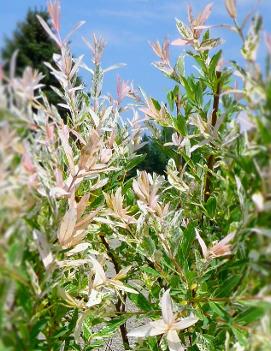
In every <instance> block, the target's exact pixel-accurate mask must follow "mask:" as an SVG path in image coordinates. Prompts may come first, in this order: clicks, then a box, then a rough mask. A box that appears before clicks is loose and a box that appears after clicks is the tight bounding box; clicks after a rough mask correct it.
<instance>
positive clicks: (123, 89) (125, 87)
mask: <svg viewBox="0 0 271 351" xmlns="http://www.w3.org/2000/svg"><path fill="white" fill-rule="evenodd" d="M130 91H131V86H130V83H129V82H128V81H125V80H123V79H121V77H120V76H117V96H118V103H119V104H120V103H121V102H122V100H123V99H124V98H125V97H127V96H128V95H129V93H130Z"/></svg>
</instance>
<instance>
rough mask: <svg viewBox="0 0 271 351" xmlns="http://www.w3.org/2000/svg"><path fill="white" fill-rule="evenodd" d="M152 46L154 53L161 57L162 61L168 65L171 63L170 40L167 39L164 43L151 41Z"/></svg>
mask: <svg viewBox="0 0 271 351" xmlns="http://www.w3.org/2000/svg"><path fill="white" fill-rule="evenodd" d="M150 46H151V48H152V50H153V51H154V53H155V54H156V55H157V56H158V57H159V58H160V59H161V61H162V62H163V63H165V64H167V65H170V57H169V40H168V39H165V40H164V41H163V44H162V46H161V44H160V43H159V41H156V42H154V43H150Z"/></svg>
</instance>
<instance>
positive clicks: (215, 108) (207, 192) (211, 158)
mask: <svg viewBox="0 0 271 351" xmlns="http://www.w3.org/2000/svg"><path fill="white" fill-rule="evenodd" d="M216 77H217V87H216V92H215V94H214V103H213V113H212V120H211V125H212V127H213V128H214V127H215V125H216V122H217V112H218V107H219V96H220V78H221V72H219V71H217V72H216ZM214 163H215V158H214V155H213V154H211V155H210V156H209V157H208V160H207V168H208V171H207V174H206V180H205V188H204V201H205V202H206V201H207V200H208V199H209V197H210V194H211V177H212V171H213V168H214Z"/></svg>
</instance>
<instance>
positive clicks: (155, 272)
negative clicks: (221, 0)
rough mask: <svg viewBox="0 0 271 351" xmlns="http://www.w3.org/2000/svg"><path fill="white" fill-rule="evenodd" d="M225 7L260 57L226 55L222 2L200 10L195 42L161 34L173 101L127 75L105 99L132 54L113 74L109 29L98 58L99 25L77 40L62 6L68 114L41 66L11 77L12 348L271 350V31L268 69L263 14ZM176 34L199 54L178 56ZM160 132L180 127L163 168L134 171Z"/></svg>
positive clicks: (6, 138)
mask: <svg viewBox="0 0 271 351" xmlns="http://www.w3.org/2000/svg"><path fill="white" fill-rule="evenodd" d="M225 5H226V10H227V12H228V14H229V16H230V18H229V20H232V21H233V24H223V27H224V28H225V30H231V31H232V32H233V34H232V35H233V38H234V40H238V37H237V36H239V38H240V43H241V53H242V55H243V58H244V67H242V66H240V65H239V64H238V63H236V62H235V61H231V62H229V63H224V62H223V59H222V51H221V50H219V48H220V47H219V46H220V44H221V43H222V40H221V39H220V38H213V37H211V36H210V30H211V29H212V28H211V27H212V26H209V25H208V24H207V23H208V22H207V21H208V18H209V16H210V15H211V12H212V6H213V5H212V4H209V5H207V6H206V7H205V8H204V9H203V11H202V12H201V13H200V14H199V15H198V16H197V17H194V15H193V11H192V8H191V7H190V6H189V7H188V24H186V23H185V22H183V21H181V20H179V19H178V20H177V22H176V25H177V30H178V32H179V34H180V37H179V38H177V39H175V40H174V41H173V42H172V43H170V42H169V41H168V40H166V41H165V42H164V43H162V44H160V43H159V42H156V43H153V44H151V46H152V48H153V50H154V52H155V54H156V55H157V56H158V57H159V61H157V62H155V63H154V66H155V67H156V68H158V69H159V70H161V71H162V72H163V73H164V74H165V75H166V76H167V77H168V78H169V79H171V80H172V82H173V83H174V88H173V89H172V90H171V91H169V93H168V95H167V102H166V103H163V102H162V103H159V102H158V101H157V100H155V99H154V98H152V97H149V96H147V95H146V94H145V93H144V92H143V90H140V91H137V90H135V89H134V88H133V85H132V84H131V83H129V82H126V81H123V80H122V79H121V78H120V77H118V78H117V89H116V96H115V97H114V96H107V95H103V91H102V86H103V77H104V75H105V74H107V73H108V72H109V71H111V70H113V69H115V68H119V67H120V66H122V64H120V65H114V66H112V67H109V68H103V66H102V54H103V50H104V48H105V42H104V41H103V39H102V38H100V37H98V36H96V35H93V37H92V40H91V41H90V40H89V39H88V38H84V41H85V43H86V45H87V46H88V47H89V49H90V57H91V61H92V64H91V66H90V64H89V63H87V62H85V61H86V60H85V58H83V57H79V58H73V57H72V55H71V51H70V48H69V41H70V38H71V35H72V34H73V32H74V31H75V30H78V29H79V27H80V26H81V25H82V24H83V22H80V23H79V24H78V25H77V26H75V28H74V29H73V30H72V31H71V32H70V33H69V34H68V35H67V36H66V37H65V38H63V37H62V36H61V34H60V27H61V25H60V4H59V2H58V1H50V2H49V4H48V12H49V14H50V16H51V22H52V28H53V29H50V28H49V26H48V25H47V24H46V23H45V22H44V21H43V20H42V19H41V18H39V20H40V23H41V26H42V27H43V29H44V30H45V31H46V32H47V33H48V35H49V36H50V37H51V39H52V40H53V41H54V42H55V43H56V44H57V45H58V47H59V52H58V53H56V54H55V55H54V57H53V58H52V62H50V63H48V62H47V63H45V64H46V65H47V66H48V67H49V69H50V71H51V74H53V75H54V76H55V77H56V78H57V80H58V81H59V83H60V85H61V90H59V89H56V88H55V87H52V89H53V90H54V91H55V92H56V93H57V94H58V95H59V97H60V98H61V99H62V103H61V104H60V107H61V109H59V108H58V106H52V105H50V104H49V103H48V100H47V98H46V96H45V95H44V94H43V93H42V78H43V77H42V75H41V74H39V73H38V72H36V71H35V70H33V69H32V68H30V67H27V68H26V69H25V72H24V74H23V76H22V77H19V78H18V77H15V76H14V68H15V65H16V52H15V53H14V55H13V59H12V62H10V74H9V76H5V75H4V74H3V73H2V71H1V72H0V115H1V120H0V125H1V130H0V140H1V141H0V143H1V144H0V145H1V149H0V152H1V154H0V155H1V164H0V196H1V212H0V213H1V219H0V227H1V232H2V235H1V248H0V260H1V262H0V263H1V269H0V271H1V289H0V298H1V307H0V316H1V318H0V333H1V334H0V335H1V341H0V350H33V351H34V350H35V351H37V350H56V351H58V350H62V351H64V350H110V349H111V350H122V349H125V350H138V351H139V350H142V351H143V350H152V351H158V350H171V351H182V350H190V351H193V350H194V351H203V350H208V351H209V350H210V351H217V350H221V351H222V350H227V351H230V350H235V351H237V350H254V351H256V350H258V351H260V350H261V351H265V350H266V351H268V350H270V344H271V339H270V332H271V320H270V318H271V314H270V301H271V294H270V290H271V285H270V278H271V274H270V252H271V245H270V237H271V226H270V223H271V216H270V209H271V200H270V196H271V184H270V176H271V164H270V162H271V159H270V150H271V134H270V133H271V88H270V87H271V79H270V68H269V64H270V57H271V44H270V43H271V39H270V35H269V34H268V33H265V42H266V47H267V51H268V58H267V63H268V65H267V70H266V72H262V71H261V68H260V66H259V65H258V63H257V48H258V44H259V40H260V34H261V29H262V23H261V18H260V17H259V16H256V15H255V17H253V18H250V17H247V18H246V20H245V21H244V22H243V23H242V25H239V22H238V21H239V18H238V11H237V7H236V2H235V1H231V0H227V1H226V2H225ZM249 23H250V24H249ZM247 26H248V27H249V28H248V29H247ZM235 36H236V37H235ZM170 44H172V45H175V46H181V47H184V48H185V49H186V51H185V54H184V52H182V53H181V55H180V56H179V58H178V60H177V63H176V64H172V63H171V60H170ZM233 59H234V58H233ZM89 61H90V60H89ZM188 65H191V67H193V68H192V69H188V72H190V73H186V72H185V67H186V66H188ZM79 69H85V70H87V71H88V72H89V73H90V74H91V76H92V84H91V87H90V88H89V87H83V86H78V85H77V82H78V80H77V76H78V72H79ZM135 78H136V77H135ZM238 85H239V88H238ZM64 110H66V113H63V111H64ZM59 111H61V115H60V112H59ZM144 120H147V121H146V123H145V125H144V124H143V123H144ZM147 126H148V127H149V128H150V131H152V132H153V134H154V137H158V136H159V133H161V130H162V128H166V129H168V131H169V132H170V134H171V135H172V140H170V141H168V142H166V143H164V144H163V145H160V149H161V152H164V153H166V154H167V155H168V157H169V158H170V159H169V162H168V165H167V169H166V172H165V174H164V175H163V176H161V175H156V174H149V173H147V172H145V171H137V174H136V175H135V176H133V174H135V173H133V172H131V171H132V170H134V169H136V167H137V165H138V164H139V163H140V162H141V160H142V159H143V157H144V156H142V155H140V147H141V146H142V145H143V143H142V130H143V129H144V128H146V127H147ZM119 340H121V344H122V346H120V344H119Z"/></svg>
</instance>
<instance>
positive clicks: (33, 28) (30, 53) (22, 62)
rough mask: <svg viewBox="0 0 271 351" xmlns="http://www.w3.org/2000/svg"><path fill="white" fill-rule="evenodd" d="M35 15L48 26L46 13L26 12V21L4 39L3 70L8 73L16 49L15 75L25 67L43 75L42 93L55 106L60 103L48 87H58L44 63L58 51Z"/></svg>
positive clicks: (37, 11)
mask: <svg viewBox="0 0 271 351" xmlns="http://www.w3.org/2000/svg"><path fill="white" fill-rule="evenodd" d="M37 15H39V16H41V17H42V18H43V19H44V20H45V21H46V22H47V23H48V25H49V26H50V23H49V15H48V13H47V11H44V10H36V9H35V10H31V9H30V10H28V13H27V15H26V19H25V20H24V21H23V22H20V23H18V25H17V28H16V30H15V31H14V33H13V35H12V37H11V38H5V45H4V47H3V48H2V50H1V55H2V58H3V60H4V62H5V66H4V70H5V71H6V73H7V72H8V70H9V61H10V59H11V57H12V54H13V53H14V51H15V50H17V49H18V50H19V51H18V56H17V62H16V75H18V76H20V75H21V74H22V72H23V71H24V69H25V67H26V66H31V67H33V68H35V69H37V70H38V71H39V72H41V73H42V74H43V75H44V78H43V81H42V83H43V84H44V85H45V87H44V89H43V92H44V93H45V94H46V96H47V98H48V100H49V102H50V103H52V104H56V103H58V102H60V99H59V97H58V96H57V95H56V94H55V93H54V92H53V91H52V89H50V88H49V87H50V85H53V86H56V87H59V83H58V82H57V80H56V79H55V78H54V76H52V75H51V74H50V73H49V69H48V68H47V67H46V66H45V65H44V62H45V61H47V62H50V61H51V60H52V55H53V54H54V53H55V52H58V51H59V49H58V47H57V46H56V45H55V43H54V42H53V41H52V40H51V39H50V38H49V37H48V34H47V33H46V32H45V31H44V29H43V28H42V26H41V25H40V23H39V21H38V19H37Z"/></svg>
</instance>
